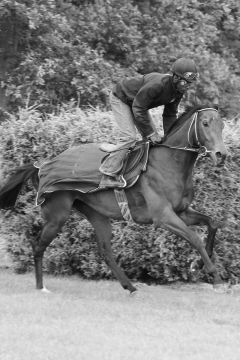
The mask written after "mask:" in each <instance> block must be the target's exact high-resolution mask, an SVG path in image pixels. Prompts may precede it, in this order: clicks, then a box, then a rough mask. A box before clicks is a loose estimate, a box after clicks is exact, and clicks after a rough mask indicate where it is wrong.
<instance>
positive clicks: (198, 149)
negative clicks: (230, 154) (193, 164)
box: [164, 107, 217, 156]
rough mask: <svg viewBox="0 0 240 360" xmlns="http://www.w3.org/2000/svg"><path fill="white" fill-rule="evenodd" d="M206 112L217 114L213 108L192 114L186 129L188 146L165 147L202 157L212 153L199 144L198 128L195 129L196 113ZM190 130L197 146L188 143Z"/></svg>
mask: <svg viewBox="0 0 240 360" xmlns="http://www.w3.org/2000/svg"><path fill="white" fill-rule="evenodd" d="M206 110H214V111H216V112H217V110H216V109H215V108H211V107H210V108H204V109H200V110H197V111H196V112H195V113H194V115H193V117H192V121H191V123H190V125H189V129H188V135H187V138H188V145H187V146H185V147H177V146H169V145H166V146H167V147H169V148H171V149H178V150H185V151H193V152H196V153H198V154H199V155H202V156H206V155H207V154H208V153H211V152H212V151H211V150H208V149H207V148H206V146H203V145H202V144H201V143H200V140H199V135H198V127H197V120H198V113H200V112H202V111H206ZM192 128H193V129H194V135H193V136H194V137H195V139H196V142H197V146H194V144H191V141H190V133H191V130H192ZM164 146H165V145H164Z"/></svg>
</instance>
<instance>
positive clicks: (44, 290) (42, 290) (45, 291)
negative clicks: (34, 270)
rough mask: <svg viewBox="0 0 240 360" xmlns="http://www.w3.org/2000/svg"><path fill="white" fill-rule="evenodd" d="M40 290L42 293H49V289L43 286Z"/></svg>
mask: <svg viewBox="0 0 240 360" xmlns="http://www.w3.org/2000/svg"><path fill="white" fill-rule="evenodd" d="M41 292H42V293H44V294H51V291H50V290H48V289H47V288H46V287H43V288H42V289H41Z"/></svg>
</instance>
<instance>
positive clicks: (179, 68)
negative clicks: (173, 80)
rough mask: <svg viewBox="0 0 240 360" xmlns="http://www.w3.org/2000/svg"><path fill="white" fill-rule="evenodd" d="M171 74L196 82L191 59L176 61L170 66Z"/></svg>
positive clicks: (196, 72) (193, 63) (196, 74)
mask: <svg viewBox="0 0 240 360" xmlns="http://www.w3.org/2000/svg"><path fill="white" fill-rule="evenodd" d="M172 73H173V74H176V75H178V76H179V77H181V78H183V79H185V80H190V81H192V80H196V79H197V78H198V71H197V66H196V64H195V62H194V60H192V59H188V58H180V59H177V60H176V61H175V62H174V64H173V66H172Z"/></svg>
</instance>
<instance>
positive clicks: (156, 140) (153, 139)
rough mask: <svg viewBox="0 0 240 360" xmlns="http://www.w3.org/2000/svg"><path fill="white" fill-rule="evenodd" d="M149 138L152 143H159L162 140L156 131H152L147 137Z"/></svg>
mask: <svg viewBox="0 0 240 360" xmlns="http://www.w3.org/2000/svg"><path fill="white" fill-rule="evenodd" d="M149 140H151V142H152V143H160V142H161V140H162V137H161V136H160V135H159V134H158V133H154V134H153V135H151V136H150V137H149Z"/></svg>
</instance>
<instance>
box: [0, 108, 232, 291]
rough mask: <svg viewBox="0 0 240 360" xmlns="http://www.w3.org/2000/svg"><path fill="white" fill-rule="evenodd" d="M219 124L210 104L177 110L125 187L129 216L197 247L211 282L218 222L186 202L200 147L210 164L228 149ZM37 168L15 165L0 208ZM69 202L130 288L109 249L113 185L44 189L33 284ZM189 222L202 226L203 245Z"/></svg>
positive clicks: (116, 213) (0, 194) (114, 214)
mask: <svg viewBox="0 0 240 360" xmlns="http://www.w3.org/2000/svg"><path fill="white" fill-rule="evenodd" d="M222 129H223V122H222V120H221V119H220V118H219V117H218V112H217V110H216V109H215V108H206V107H205V108H204V107H195V108H192V109H191V110H189V111H188V112H186V113H184V114H182V115H181V116H180V117H179V119H178V121H177V122H176V123H175V124H174V125H173V126H172V128H171V129H170V131H169V133H168V135H167V136H166V137H165V138H164V141H163V143H162V144H161V145H155V146H151V147H150V151H149V159H148V164H147V169H146V171H145V172H143V173H142V174H141V176H140V177H139V179H138V181H137V182H136V183H135V184H134V185H133V186H132V187H130V188H127V189H126V190H125V191H126V197H127V199H128V203H129V208H130V211H131V215H132V218H133V220H134V221H135V222H136V223H139V224H154V226H155V228H158V227H162V228H165V229H167V230H170V231H171V232H173V233H175V234H176V235H179V236H181V237H182V238H184V239H186V240H187V241H189V243H190V244H191V245H192V246H193V247H194V248H195V249H197V250H198V251H199V253H200V255H201V261H202V265H205V269H206V271H207V272H208V273H210V274H211V275H212V276H213V283H214V284H219V283H220V282H221V278H220V276H219V274H218V272H217V269H216V267H215V266H214V264H213V263H212V261H211V259H210V258H211V255H212V251H213V243H214V238H215V234H216V231H217V229H218V227H219V225H218V223H216V222H214V221H213V220H212V219H211V218H210V217H208V216H206V215H204V214H201V213H199V212H197V211H195V210H194V209H192V208H191V207H190V204H191V202H192V199H193V183H192V172H193V167H194V164H195V162H196V159H197V157H198V155H199V153H202V152H203V153H204V154H205V155H207V154H209V155H210V157H211V159H212V161H213V164H214V166H216V165H218V164H219V163H222V162H223V161H224V159H225V157H226V155H227V150H226V148H225V145H224V143H223V139H222ZM83 146H84V145H83ZM37 173H38V169H37V168H35V167H34V166H33V164H29V165H25V166H22V167H20V168H18V169H16V172H15V173H14V174H13V175H12V176H11V177H10V178H9V179H8V181H7V183H6V184H5V186H3V188H2V189H1V191H0V208H8V207H10V206H13V205H14V204H15V202H16V199H17V196H18V193H19V191H20V189H21V186H22V185H23V183H24V181H26V180H27V179H29V178H33V179H35V184H36V188H37V183H36V179H37ZM72 208H74V209H76V210H78V211H79V212H80V213H81V214H83V215H84V216H85V217H86V218H87V219H88V220H89V222H90V223H91V224H92V226H93V227H94V229H95V232H96V238H97V243H98V247H99V250H100V254H101V256H103V257H104V259H105V261H106V263H107V264H108V266H109V267H110V268H111V270H112V272H113V274H114V276H115V277H116V278H117V279H118V280H119V281H120V283H121V285H122V287H123V288H124V289H128V290H129V291H130V292H134V291H135V290H136V288H135V287H134V286H133V285H132V284H131V282H130V280H129V279H128V278H127V276H126V275H125V273H124V272H123V271H122V269H121V268H120V267H119V266H118V265H117V263H116V261H115V260H114V258H113V254H112V250H111V243H110V240H111V236H112V229H111V223H110V218H112V219H117V220H122V219H123V217H122V214H121V211H120V208H119V205H118V203H117V201H116V198H115V194H114V191H113V189H106V190H100V191H97V192H93V193H81V192H78V191H72V190H62V191H55V192H52V193H49V194H48V196H47V197H46V200H45V202H44V203H43V204H42V205H41V210H42V215H43V218H44V220H45V224H44V226H43V229H42V232H41V235H40V237H39V239H36V241H34V242H33V244H32V247H33V255H34V262H35V273H36V286H37V289H42V288H43V275H42V259H43V255H44V251H45V249H46V248H47V246H48V245H49V244H50V243H51V241H52V240H53V239H54V238H55V237H56V235H57V234H58V232H59V231H60V229H61V227H62V226H63V224H64V223H65V221H66V220H67V218H68V217H69V214H70V211H71V209H72ZM189 225H206V226H207V228H208V236H207V241H206V246H204V244H203V242H202V240H201V238H200V237H199V235H198V234H197V233H196V232H195V231H193V230H191V229H190V228H189V227H188V226H189Z"/></svg>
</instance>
